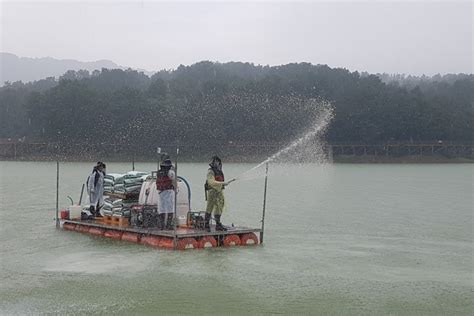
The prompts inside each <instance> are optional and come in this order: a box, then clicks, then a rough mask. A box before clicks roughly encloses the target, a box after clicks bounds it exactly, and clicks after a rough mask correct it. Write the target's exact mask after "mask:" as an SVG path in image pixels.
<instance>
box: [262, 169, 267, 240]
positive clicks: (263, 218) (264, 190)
mask: <svg viewBox="0 0 474 316" xmlns="http://www.w3.org/2000/svg"><path fill="white" fill-rule="evenodd" d="M267 183H268V162H267V163H266V164H265V187H264V189H263V210H262V231H261V232H260V244H263V231H264V229H265V207H266V204H267Z"/></svg>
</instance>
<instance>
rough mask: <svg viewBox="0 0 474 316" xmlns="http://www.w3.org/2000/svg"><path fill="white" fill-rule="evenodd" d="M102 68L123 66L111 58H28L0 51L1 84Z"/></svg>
mask: <svg viewBox="0 0 474 316" xmlns="http://www.w3.org/2000/svg"><path fill="white" fill-rule="evenodd" d="M102 68H108V69H116V68H123V67H121V66H119V65H117V64H116V63H114V62H112V61H110V60H97V61H91V62H82V61H77V60H74V59H55V58H51V57H43V58H28V57H18V56H16V55H14V54H10V53H1V52H0V85H3V84H4V83H5V81H10V82H15V81H23V82H29V81H34V80H40V79H43V78H47V77H59V76H61V75H62V74H64V73H65V72H66V71H68V70H80V69H85V70H88V71H93V70H96V69H98V70H100V69H102Z"/></svg>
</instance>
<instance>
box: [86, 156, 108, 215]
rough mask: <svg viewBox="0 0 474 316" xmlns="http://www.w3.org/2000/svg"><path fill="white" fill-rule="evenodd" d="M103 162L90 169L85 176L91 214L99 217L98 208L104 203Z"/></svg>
mask: <svg viewBox="0 0 474 316" xmlns="http://www.w3.org/2000/svg"><path fill="white" fill-rule="evenodd" d="M104 177H105V164H104V163H103V162H101V161H99V162H98V163H97V165H96V166H95V167H94V168H93V169H92V173H91V174H90V175H89V178H87V193H88V194H89V199H90V212H91V214H92V215H93V216H96V217H101V216H102V215H101V214H100V208H101V207H102V205H103V204H104Z"/></svg>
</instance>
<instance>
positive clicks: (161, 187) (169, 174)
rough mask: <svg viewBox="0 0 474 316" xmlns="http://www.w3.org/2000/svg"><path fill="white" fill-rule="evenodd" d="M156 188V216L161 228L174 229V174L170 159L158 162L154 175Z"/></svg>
mask: <svg viewBox="0 0 474 316" xmlns="http://www.w3.org/2000/svg"><path fill="white" fill-rule="evenodd" d="M156 188H157V190H158V192H159V199H158V214H159V215H158V216H159V226H160V228H161V229H167V230H171V229H174V225H173V215H174V208H175V188H176V175H175V172H174V170H173V164H172V162H171V159H169V158H166V159H164V160H163V161H162V162H161V163H160V170H158V174H157V176H156Z"/></svg>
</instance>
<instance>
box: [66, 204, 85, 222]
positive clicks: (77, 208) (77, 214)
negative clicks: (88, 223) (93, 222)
mask: <svg viewBox="0 0 474 316" xmlns="http://www.w3.org/2000/svg"><path fill="white" fill-rule="evenodd" d="M67 209H68V210H69V218H70V219H80V218H81V212H82V206H81V205H71V206H69V207H68V208H67Z"/></svg>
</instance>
